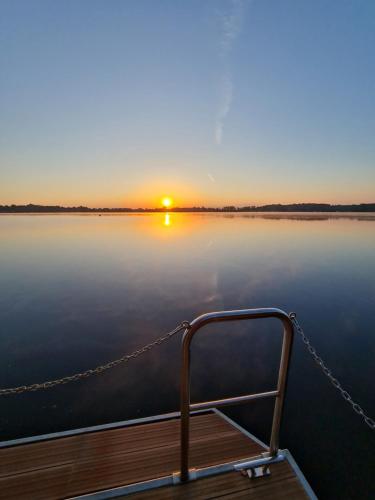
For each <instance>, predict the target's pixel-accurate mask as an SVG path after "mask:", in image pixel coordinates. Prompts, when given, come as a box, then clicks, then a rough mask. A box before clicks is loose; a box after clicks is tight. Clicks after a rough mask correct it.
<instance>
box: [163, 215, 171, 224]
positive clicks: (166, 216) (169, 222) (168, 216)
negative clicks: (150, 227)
mask: <svg viewBox="0 0 375 500" xmlns="http://www.w3.org/2000/svg"><path fill="white" fill-rule="evenodd" d="M170 225H171V214H168V213H167V214H165V215H164V226H170Z"/></svg>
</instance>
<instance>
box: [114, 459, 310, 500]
mask: <svg viewBox="0 0 375 500" xmlns="http://www.w3.org/2000/svg"><path fill="white" fill-rule="evenodd" d="M270 469H271V476H269V477H264V478H258V479H254V480H250V479H248V478H247V477H244V476H243V475H242V474H241V473H240V472H228V473H225V474H220V475H217V476H211V477H207V478H203V479H199V480H197V481H192V482H190V483H186V484H182V485H178V486H165V487H163V488H158V489H155V490H152V491H145V492H141V493H134V494H133V495H130V498H132V499H134V500H177V499H178V500H208V499H213V498H218V499H222V500H229V499H231V498H236V499H241V498H247V499H253V500H254V499H256V500H274V499H278V500H306V499H307V498H308V496H307V495H306V493H305V491H304V490H303V488H302V485H301V483H300V482H299V480H298V479H297V477H296V476H295V474H294V471H293V469H292V468H291V466H290V465H289V464H288V463H287V462H280V463H277V464H273V465H271V467H270ZM119 498H120V499H123V500H125V498H129V496H127V497H119Z"/></svg>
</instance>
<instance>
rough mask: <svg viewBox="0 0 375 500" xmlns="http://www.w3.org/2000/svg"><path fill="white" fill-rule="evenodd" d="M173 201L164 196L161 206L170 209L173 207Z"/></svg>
mask: <svg viewBox="0 0 375 500" xmlns="http://www.w3.org/2000/svg"><path fill="white" fill-rule="evenodd" d="M172 203H173V200H172V198H170V197H169V196H164V198H162V200H161V204H162V205H163V207H164V208H170V207H171V206H172Z"/></svg>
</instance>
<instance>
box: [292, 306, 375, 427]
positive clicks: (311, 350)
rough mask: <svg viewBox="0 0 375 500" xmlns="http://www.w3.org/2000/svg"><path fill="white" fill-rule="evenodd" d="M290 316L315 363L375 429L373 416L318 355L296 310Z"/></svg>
mask: <svg viewBox="0 0 375 500" xmlns="http://www.w3.org/2000/svg"><path fill="white" fill-rule="evenodd" d="M289 317H290V319H291V320H292V322H293V325H294V326H295V327H296V330H297V332H298V333H299V334H300V335H301V337H302V341H303V343H304V344H305V345H306V347H307V349H308V351H309V353H310V354H311V356H312V358H313V360H314V361H315V363H316V364H317V365H318V366H320V368H321V369H322V371H323V373H324V375H326V376H327V377H328V379H329V381H330V382H331V384H332V385H333V386H334V387H335V388H336V389H337V390H338V391H339V392H340V394H341V396H342V397H343V398H344V399H345V401H346V402H347V403H349V404H350V405H351V407H352V408H353V410H354V411H355V412H356V413H358V415H361V417H362V418H363V420H364V421H365V423H366V424H367V425H368V426H369V427H370V429H372V430H374V429H375V422H374V420H373V419H372V418H370V417H369V416H367V415H366V413H365V412H364V411H363V409H362V408H361V407H360V406H359V404H357V403H355V402H354V401H353V400H352V397H351V396H350V394H349V393H348V391H346V390H344V389H343V387H342V385H341V384H340V382H339V381H338V380H337V378H335V377H334V376H333V375H332V373H331V370H329V369H328V368H327V366H326V365H325V363H324V361H323V360H322V358H321V357H320V356H318V354H317V352H316V350H315V347H313V346H312V345H311V343H310V341H309V339H308V338H307V337H306V335H305V332H304V331H303V330H302V328H301V326H300V324H299V323H298V321H297V315H296V313H294V312H292V313H290V314H289Z"/></svg>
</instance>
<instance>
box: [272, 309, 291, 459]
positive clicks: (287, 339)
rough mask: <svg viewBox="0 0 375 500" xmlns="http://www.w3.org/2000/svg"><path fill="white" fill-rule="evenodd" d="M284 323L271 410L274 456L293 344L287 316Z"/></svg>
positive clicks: (289, 321)
mask: <svg viewBox="0 0 375 500" xmlns="http://www.w3.org/2000/svg"><path fill="white" fill-rule="evenodd" d="M282 322H283V324H284V335H283V346H282V351H281V358H280V368H279V378H278V382H277V392H278V395H277V396H276V400H275V406H274V410H273V419H272V429H271V438H270V454H271V456H276V455H277V452H278V450H279V435H280V425H281V417H282V412H283V406H284V399H285V390H286V382H287V379H288V372H289V361H290V356H291V354H292V344H293V323H292V321H291V320H290V319H289V318H285V319H283V320H282Z"/></svg>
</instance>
